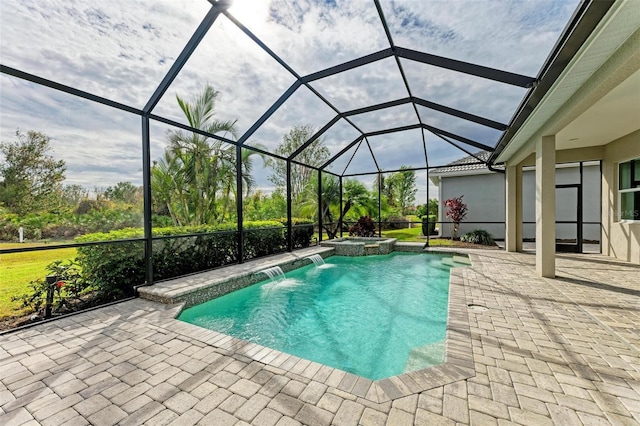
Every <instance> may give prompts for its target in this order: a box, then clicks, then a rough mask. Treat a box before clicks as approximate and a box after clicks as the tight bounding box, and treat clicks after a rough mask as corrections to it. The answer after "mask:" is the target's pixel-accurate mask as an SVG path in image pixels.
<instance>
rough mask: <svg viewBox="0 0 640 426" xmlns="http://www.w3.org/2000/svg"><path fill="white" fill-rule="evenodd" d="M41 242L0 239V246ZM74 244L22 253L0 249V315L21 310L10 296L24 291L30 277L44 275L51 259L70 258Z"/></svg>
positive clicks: (22, 245)
mask: <svg viewBox="0 0 640 426" xmlns="http://www.w3.org/2000/svg"><path fill="white" fill-rule="evenodd" d="M41 245H44V244H42V243H23V244H19V243H15V244H13V243H0V250H2V249H9V248H15V247H33V246H41ZM75 256H76V249H75V248H63V249H54V250H43V251H29V252H24V253H1V252H0V282H2V285H1V286H0V319H3V318H7V317H12V316H18V315H22V314H24V313H25V311H24V310H23V309H21V308H20V303H18V302H12V301H11V298H12V297H13V296H21V295H22V294H24V293H25V292H26V291H27V289H28V285H29V283H30V282H31V281H33V280H35V279H38V278H44V277H45V276H46V275H47V270H46V266H47V265H48V264H50V263H51V262H53V261H54V260H67V259H73V258H74V257H75Z"/></svg>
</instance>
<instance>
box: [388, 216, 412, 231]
mask: <svg viewBox="0 0 640 426" xmlns="http://www.w3.org/2000/svg"><path fill="white" fill-rule="evenodd" d="M408 222H409V220H408V219H407V218H406V217H404V216H389V217H388V218H387V220H386V221H385V229H404V228H408V227H409V223H408Z"/></svg>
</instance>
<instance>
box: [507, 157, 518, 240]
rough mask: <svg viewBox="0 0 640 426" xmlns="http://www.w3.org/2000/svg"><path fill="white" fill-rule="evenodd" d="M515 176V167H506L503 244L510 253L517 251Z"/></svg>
mask: <svg viewBox="0 0 640 426" xmlns="http://www.w3.org/2000/svg"><path fill="white" fill-rule="evenodd" d="M516 174H517V173H516V166H509V165H507V173H506V175H505V186H506V196H507V200H506V201H507V211H506V214H505V216H506V222H505V238H504V243H505V247H506V250H507V251H510V252H513V251H517V249H516V241H517V231H516V222H517V220H518V219H517V214H516V209H517V204H518V202H517V201H516V198H517V197H518V178H517V176H516Z"/></svg>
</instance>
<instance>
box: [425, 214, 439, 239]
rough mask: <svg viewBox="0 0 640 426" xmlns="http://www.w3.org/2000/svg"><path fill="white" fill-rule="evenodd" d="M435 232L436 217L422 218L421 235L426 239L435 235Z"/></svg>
mask: <svg viewBox="0 0 640 426" xmlns="http://www.w3.org/2000/svg"><path fill="white" fill-rule="evenodd" d="M435 230H436V216H435V215H429V216H423V217H422V235H424V236H425V237H428V236H429V235H433V234H435Z"/></svg>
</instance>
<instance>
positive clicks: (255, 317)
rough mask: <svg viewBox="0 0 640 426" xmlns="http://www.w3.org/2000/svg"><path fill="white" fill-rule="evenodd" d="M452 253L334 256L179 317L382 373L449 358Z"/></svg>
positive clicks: (361, 371) (376, 375)
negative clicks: (446, 352) (446, 353)
mask: <svg viewBox="0 0 640 426" xmlns="http://www.w3.org/2000/svg"><path fill="white" fill-rule="evenodd" d="M450 258H451V256H450V255H441V254H409V253H399V252H394V253H392V254H389V255H380V256H368V257H357V258H353V257H342V256H332V257H330V258H328V259H327V264H326V265H325V266H321V267H316V266H314V265H309V266H305V267H302V268H299V269H297V270H294V271H291V272H288V273H287V274H286V279H284V280H281V281H270V280H266V281H262V282H260V283H257V284H255V285H253V286H250V287H247V288H244V289H242V290H238V291H235V292H233V293H230V294H227V295H225V296H222V297H219V298H217V299H214V300H211V301H209V302H206V303H203V304H201V305H197V306H194V307H191V308H189V309H186V310H184V311H183V312H182V313H181V314H180V316H179V319H180V320H182V321H186V322H189V323H191V324H195V325H199V326H201V327H205V328H209V329H212V330H215V331H218V332H221V333H225V334H228V335H231V336H234V337H238V338H241V339H244V340H248V341H251V342H254V343H257V344H260V345H263V346H266V347H270V348H273V349H277V350H280V351H282V352H286V353H289V354H293V355H296V356H298V357H301V358H306V359H309V360H312V361H316V362H319V363H322V364H325V365H328V366H332V367H335V368H339V369H342V370H345V371H348V372H351V373H353V374H357V375H360V376H363V377H366V378H369V379H372V380H378V379H381V378H384V377H389V376H394V375H398V374H401V373H404V372H407V371H413V370H418V369H423V368H427V367H430V366H432V365H437V364H439V363H441V362H442V361H443V359H444V339H445V333H446V318H447V301H448V290H449V269H450V267H449V266H448V265H447V263H449V262H447V261H446V259H449V260H450ZM443 261H445V262H443Z"/></svg>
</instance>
